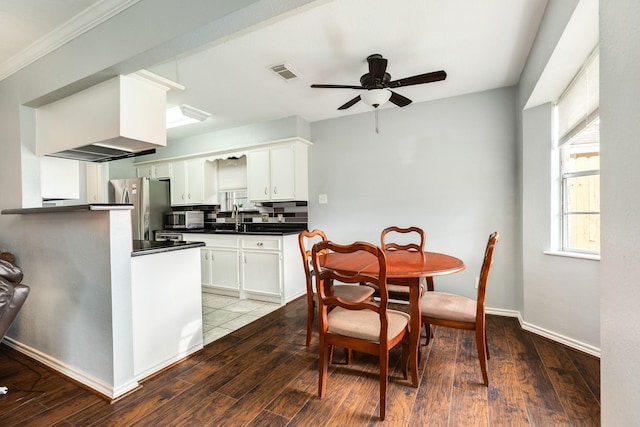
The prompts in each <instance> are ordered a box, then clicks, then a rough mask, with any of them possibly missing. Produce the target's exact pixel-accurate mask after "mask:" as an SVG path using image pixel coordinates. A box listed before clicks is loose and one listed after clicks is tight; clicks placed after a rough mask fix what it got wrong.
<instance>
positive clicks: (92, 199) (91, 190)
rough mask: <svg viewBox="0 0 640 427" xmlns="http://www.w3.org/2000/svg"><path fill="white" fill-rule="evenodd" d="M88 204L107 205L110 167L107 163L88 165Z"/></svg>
mask: <svg viewBox="0 0 640 427" xmlns="http://www.w3.org/2000/svg"><path fill="white" fill-rule="evenodd" d="M86 166H87V203H106V202H107V201H108V197H107V194H106V189H107V181H108V178H107V176H108V173H107V170H108V166H107V165H106V164H105V163H86Z"/></svg>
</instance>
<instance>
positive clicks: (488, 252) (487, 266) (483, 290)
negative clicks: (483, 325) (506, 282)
mask: <svg viewBox="0 0 640 427" xmlns="http://www.w3.org/2000/svg"><path fill="white" fill-rule="evenodd" d="M499 236H500V234H499V233H498V232H497V231H494V232H493V233H491V235H490V236H489V241H488V242H487V248H486V249H485V251H484V260H483V261H482V268H481V269H480V281H479V282H478V305H477V311H476V319H480V318H481V316H484V302H485V297H486V294H487V282H488V281H489V272H490V271H491V266H492V265H493V250H494V248H495V246H496V243H498V237H499Z"/></svg>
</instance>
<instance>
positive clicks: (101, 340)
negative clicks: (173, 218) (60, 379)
mask: <svg viewBox="0 0 640 427" xmlns="http://www.w3.org/2000/svg"><path fill="white" fill-rule="evenodd" d="M131 208H132V206H131V205H114V204H89V205H76V206H59V207H43V208H26V209H6V210H3V211H2V214H3V215H6V217H5V220H8V221H9V222H10V223H11V224H10V226H11V228H12V235H13V236H14V238H13V239H12V240H11V241H10V242H7V241H4V242H3V243H4V245H5V246H6V245H7V244H8V243H9V244H10V246H9V247H5V248H4V249H5V250H10V251H11V252H13V253H14V254H15V255H16V259H17V262H18V264H19V265H20V267H21V268H22V269H23V271H24V280H23V281H24V283H26V284H28V285H29V286H30V287H31V290H32V291H31V294H30V295H29V299H28V300H27V302H26V303H25V305H24V306H23V309H22V312H21V315H20V317H19V319H18V320H17V321H16V322H15V323H14V325H13V326H12V329H11V333H10V334H8V336H7V338H6V342H7V344H8V345H10V346H12V347H14V348H16V349H18V350H19V351H21V352H22V353H25V354H26V355H28V356H30V357H32V358H34V359H36V360H38V361H40V362H42V363H43V364H45V365H47V366H50V367H51V368H53V369H55V370H57V371H59V372H61V373H62V374H64V375H67V376H69V377H71V378H73V379H74V380H76V381H78V382H80V383H82V384H84V385H85V386H87V387H89V388H91V389H93V390H95V391H97V392H98V393H100V394H102V395H104V396H106V397H107V398H108V399H116V398H118V397H120V396H122V395H124V394H126V393H128V392H131V391H132V390H135V389H136V388H137V387H138V386H139V384H138V381H139V380H140V379H142V378H144V377H146V376H148V375H151V374H153V373H154V372H157V371H158V370H160V369H163V368H164V367H166V366H168V365H170V364H172V363H175V362H177V361H179V360H181V359H183V358H184V357H186V356H188V355H189V354H192V353H193V352H196V351H198V350H200V349H202V346H203V343H202V315H201V307H202V305H201V287H200V247H201V246H204V243H201V242H188V243H187V242H181V243H176V242H144V241H133V240H132V238H131V237H132V232H131V214H130V211H131Z"/></svg>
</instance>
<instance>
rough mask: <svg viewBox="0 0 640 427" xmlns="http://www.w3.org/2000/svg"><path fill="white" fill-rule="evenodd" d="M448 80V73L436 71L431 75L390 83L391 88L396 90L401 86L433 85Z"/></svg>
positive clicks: (426, 74) (406, 78)
mask: <svg viewBox="0 0 640 427" xmlns="http://www.w3.org/2000/svg"><path fill="white" fill-rule="evenodd" d="M446 78H447V73H445V72H444V71H442V70H441V71H434V72H431V73H425V74H418V75H417V76H411V77H405V78H404V79H398V80H394V81H391V82H389V87H390V88H396V87H401V86H411V85H419V84H422V83H432V82H438V81H440V80H444V79H446Z"/></svg>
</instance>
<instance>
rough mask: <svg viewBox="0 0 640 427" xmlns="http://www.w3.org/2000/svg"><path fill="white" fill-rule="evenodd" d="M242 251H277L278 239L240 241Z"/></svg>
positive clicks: (278, 246)
mask: <svg viewBox="0 0 640 427" xmlns="http://www.w3.org/2000/svg"><path fill="white" fill-rule="evenodd" d="M242 249H248V250H251V249H253V250H272V251H279V250H280V239H260V238H252V239H242Z"/></svg>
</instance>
